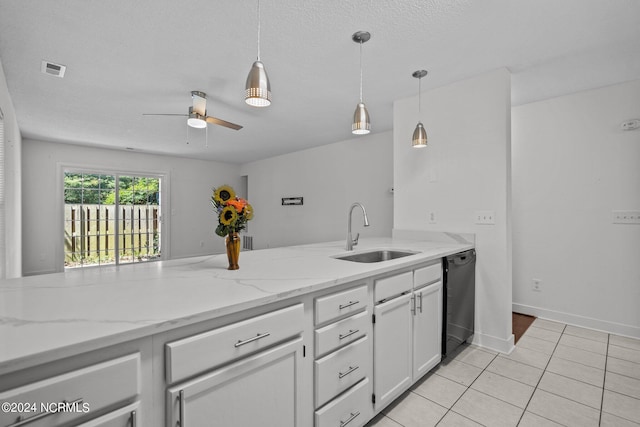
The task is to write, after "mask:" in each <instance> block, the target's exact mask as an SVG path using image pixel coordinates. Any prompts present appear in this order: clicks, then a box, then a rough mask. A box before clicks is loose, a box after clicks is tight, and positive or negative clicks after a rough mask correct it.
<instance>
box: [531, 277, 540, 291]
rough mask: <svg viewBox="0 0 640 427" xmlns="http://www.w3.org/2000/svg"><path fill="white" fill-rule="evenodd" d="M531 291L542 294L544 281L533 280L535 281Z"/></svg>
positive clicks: (532, 283)
mask: <svg viewBox="0 0 640 427" xmlns="http://www.w3.org/2000/svg"><path fill="white" fill-rule="evenodd" d="M531 290H533V291H536V292H542V280H540V279H533V281H532V282H531Z"/></svg>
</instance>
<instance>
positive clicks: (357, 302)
mask: <svg viewBox="0 0 640 427" xmlns="http://www.w3.org/2000/svg"><path fill="white" fill-rule="evenodd" d="M359 303H360V301H349V302H348V303H346V304H340V305H339V306H338V309H340V310H342V309H343V308H348V307H351V306H352V305H356V304H359Z"/></svg>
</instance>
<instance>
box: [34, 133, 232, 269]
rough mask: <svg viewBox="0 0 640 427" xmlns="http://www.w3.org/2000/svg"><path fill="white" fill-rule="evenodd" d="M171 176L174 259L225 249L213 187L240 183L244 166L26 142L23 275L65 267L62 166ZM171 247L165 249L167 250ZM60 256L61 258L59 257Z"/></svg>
mask: <svg viewBox="0 0 640 427" xmlns="http://www.w3.org/2000/svg"><path fill="white" fill-rule="evenodd" d="M60 164H61V165H74V166H80V167H87V168H107V169H110V170H125V171H139V172H150V173H166V174H169V178H170V182H169V185H170V188H169V195H170V199H169V212H165V215H167V214H168V218H166V217H165V224H167V222H166V221H169V223H168V226H169V230H170V231H169V248H168V252H170V255H171V258H183V257H188V256H194V255H203V254H210V253H221V252H224V239H222V238H221V237H218V236H217V235H216V234H215V233H214V230H215V227H216V225H217V218H216V216H215V215H214V213H213V210H212V207H211V204H210V201H209V200H210V196H211V189H212V188H213V187H216V186H219V185H222V184H229V185H231V186H233V187H234V188H238V187H239V186H240V174H239V166H238V165H231V164H225V163H218V162H209V161H201V160H192V159H186V158H178V157H169V156H158V155H151V154H143V153H135V152H128V151H127V152H124V151H117V150H106V149H100V148H89V147H81V146H76V145H68V144H57V143H52V142H41V141H34V140H29V139H25V140H23V164H22V173H23V181H22V185H23V187H22V198H23V273H24V274H25V275H28V274H40V273H48V272H54V271H58V270H60V269H61V268H62V259H61V257H60V248H59V247H58V246H61V245H62V205H61V203H62V201H63V196H62V194H61V191H60V189H61V188H62V186H61V182H62V176H61V173H60V169H61V168H60V167H59V165H60ZM165 251H166V250H165ZM58 258H60V259H58Z"/></svg>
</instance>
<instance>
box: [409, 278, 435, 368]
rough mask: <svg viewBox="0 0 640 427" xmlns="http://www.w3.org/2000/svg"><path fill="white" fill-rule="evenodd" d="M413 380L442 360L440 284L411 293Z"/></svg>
mask: <svg viewBox="0 0 640 427" xmlns="http://www.w3.org/2000/svg"><path fill="white" fill-rule="evenodd" d="M413 296H414V301H415V309H414V312H415V313H414V316H413V378H414V380H416V379H418V378H420V377H422V376H423V375H424V374H426V373H427V372H429V371H430V370H431V369H432V368H433V367H435V366H436V365H437V364H438V363H440V359H441V358H442V282H440V281H438V282H436V283H433V284H431V285H429V286H425V287H423V288H420V289H418V290H416V291H414V292H413Z"/></svg>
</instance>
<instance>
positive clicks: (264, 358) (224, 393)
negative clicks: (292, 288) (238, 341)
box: [167, 338, 303, 427]
mask: <svg viewBox="0 0 640 427" xmlns="http://www.w3.org/2000/svg"><path fill="white" fill-rule="evenodd" d="M301 360H302V338H297V339H294V340H291V341H288V342H286V343H284V344H281V345H277V346H275V347H273V348H270V349H268V350H264V351H262V352H260V353H257V354H255V355H253V356H249V357H247V358H244V359H241V360H240V361H237V362H234V363H232V364H230V365H227V366H224V367H222V368H220V369H217V370H215V371H213V372H211V373H210V374H206V375H202V376H200V377H197V378H195V379H193V380H191V381H188V382H186V383H183V384H179V385H176V386H174V387H171V388H169V389H168V391H167V410H168V413H167V420H168V425H169V426H171V427H178V426H179V427H201V426H238V427H240V426H278V427H295V426H299V425H303V422H302V421H301V420H302V417H301V415H302V414H301V411H300V408H299V398H300V396H301V394H302V393H303V390H301V388H302V387H301V378H300V370H299V366H300V365H301Z"/></svg>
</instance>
